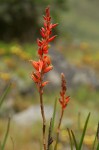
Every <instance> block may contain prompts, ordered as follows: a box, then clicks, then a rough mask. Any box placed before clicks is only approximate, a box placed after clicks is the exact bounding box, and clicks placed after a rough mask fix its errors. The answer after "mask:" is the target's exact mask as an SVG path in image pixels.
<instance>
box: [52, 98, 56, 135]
mask: <svg viewBox="0 0 99 150" xmlns="http://www.w3.org/2000/svg"><path fill="white" fill-rule="evenodd" d="M56 108H57V98H56V99H55V103H54V111H53V116H52V123H51V124H52V125H51V127H52V129H51V130H52V132H53V129H54V123H55V116H56Z"/></svg>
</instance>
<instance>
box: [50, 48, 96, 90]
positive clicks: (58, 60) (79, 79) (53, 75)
mask: <svg viewBox="0 0 99 150" xmlns="http://www.w3.org/2000/svg"><path fill="white" fill-rule="evenodd" d="M49 52H50V55H51V58H52V64H53V66H54V69H53V70H52V71H50V73H49V74H48V75H47V78H48V80H49V81H50V82H51V86H54V87H56V88H57V87H58V86H59V87H60V80H61V79H60V74H61V73H64V74H65V76H66V81H67V86H68V87H69V88H71V87H78V86H79V85H82V84H85V85H90V86H92V87H94V88H96V89H97V90H98V89H99V78H98V77H97V76H96V74H95V71H94V70H93V69H92V68H90V67H87V66H83V67H81V68H79V67H78V66H75V65H73V64H70V62H68V61H67V60H66V58H65V57H64V56H63V55H62V54H61V53H60V52H58V51H55V50H54V48H53V49H50V51H49Z"/></svg>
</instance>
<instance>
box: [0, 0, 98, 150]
mask: <svg viewBox="0 0 99 150" xmlns="http://www.w3.org/2000/svg"><path fill="white" fill-rule="evenodd" d="M47 6H50V10H51V16H52V22H53V23H56V22H57V23H59V25H58V27H57V28H56V29H55V30H54V34H57V35H58V37H57V38H56V40H55V41H54V43H53V44H52V46H53V47H54V49H55V50H56V53H58V55H62V56H64V59H65V60H66V62H67V61H68V62H69V63H70V64H71V65H74V66H75V67H76V68H80V69H81V70H83V69H82V68H83V67H85V68H86V67H88V68H90V69H91V70H92V71H93V72H94V74H95V77H97V78H96V79H95V81H96V82H97V88H94V87H93V85H92V86H91V85H86V84H82V85H77V88H76V89H75V88H74V87H73V86H72V87H71V88H70V89H68V91H67V92H68V95H70V96H71V101H70V104H69V105H68V107H67V110H66V114H65V117H64V118H65V119H66V118H67V120H66V121H67V122H68V119H69V121H70V127H72V128H74V129H75V130H76V128H77V122H78V120H77V118H78V117H77V116H78V113H79V112H80V113H81V116H82V118H81V122H83V120H84V119H85V116H86V114H87V113H88V112H91V113H92V114H91V116H92V117H91V121H90V125H89V131H88V135H87V136H86V139H85V145H86V146H87V148H89V149H90V146H91V143H92V141H93V135H94V133H95V131H96V127H97V122H98V120H99V115H98V114H99V110H98V106H99V42H98V41H99V13H98V12H99V1H98V0H94V1H93V0H80V1H79V0H20V1H19V0H0V85H1V86H0V95H2V93H3V92H4V90H5V88H6V86H7V85H8V84H9V82H11V83H12V88H11V91H10V92H9V94H8V96H7V97H6V99H5V102H4V105H3V106H2V109H1V111H0V116H1V119H0V122H1V123H0V137H3V132H4V130H5V126H6V125H5V124H6V119H5V118H7V116H8V115H9V114H11V115H16V114H17V113H21V112H22V111H25V110H26V109H28V108H29V107H31V106H32V105H33V106H37V105H39V96H38V93H37V90H36V87H35V85H34V84H33V83H32V80H31V79H30V74H31V72H32V70H33V68H32V66H31V64H30V63H29V60H30V59H34V60H36V59H38V56H37V45H36V39H37V37H40V34H39V31H40V27H41V26H42V25H43V19H42V18H43V17H42V16H43V14H44V13H45V12H44V11H45V8H46V7H47ZM57 61H58V60H57ZM67 82H68V81H67ZM59 91H60V89H57V88H56V90H55V91H53V92H50V89H48V88H47V90H45V95H44V102H45V104H46V105H51V106H53V102H54V100H55V98H56V97H57V98H59ZM58 105H59V104H58ZM71 110H72V112H71ZM58 111H60V106H58ZM65 119H64V120H65ZM40 124H41V122H40V121H38V122H37V123H36V122H35V124H34V127H29V128H28V127H25V128H24V130H23V132H22V131H21V132H20V133H19V134H18V132H19V130H20V127H19V126H17V124H15V123H13V124H12V127H11V131H10V134H11V135H12V137H13V139H14V141H15V143H16V144H15V148H16V149H20V150H23V149H24V150H25V149H26V150H27V149H28V150H30V149H32V147H35V149H39V145H38V143H39V141H40V140H41V139H40V138H38V137H39V132H41V131H40V130H41V128H39V125H40ZM67 124H69V123H67ZM82 125H83V123H81V128H82ZM63 127H64V129H65V128H66V125H65V126H63ZM34 129H35V131H34ZM27 131H28V134H27ZM65 134H66V135H65ZM64 139H67V141H68V138H67V133H64V132H63V135H61V141H62V142H63V144H62V145H61V144H60V145H59V149H62V148H63V145H64ZM89 139H90V140H89ZM67 143H68V142H67ZM11 144H12V143H11V140H10V138H9V140H8V143H7V147H6V149H7V150H10V149H11V146H12V145H11Z"/></svg>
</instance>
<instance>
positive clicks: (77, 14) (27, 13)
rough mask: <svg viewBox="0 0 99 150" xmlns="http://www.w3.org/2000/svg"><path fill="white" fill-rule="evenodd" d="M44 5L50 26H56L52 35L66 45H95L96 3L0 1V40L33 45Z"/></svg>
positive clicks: (97, 32) (83, 0)
mask: <svg viewBox="0 0 99 150" xmlns="http://www.w3.org/2000/svg"><path fill="white" fill-rule="evenodd" d="M48 5H50V6H51V14H52V18H53V20H54V22H59V27H58V28H57V30H56V31H55V32H56V33H57V32H58V35H59V33H60V35H59V37H65V38H66V40H68V41H72V40H73V39H75V40H76V41H80V40H83V41H90V42H95V43H97V42H98V40H99V28H98V27H99V13H98V6H99V1H98V0H94V1H93V0H81V1H79V0H53V1H52V0H48V1H45V0H21V1H17V0H9V1H8V0H0V39H1V40H6V41H9V40H17V39H19V40H21V41H27V42H29V41H32V42H33V41H34V40H35V39H36V38H37V36H38V33H39V28H40V26H41V25H42V21H41V15H42V14H43V12H44V9H45V7H46V6H48ZM33 38H34V40H33Z"/></svg>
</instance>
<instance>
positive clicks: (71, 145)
mask: <svg viewBox="0 0 99 150" xmlns="http://www.w3.org/2000/svg"><path fill="white" fill-rule="evenodd" d="M67 131H68V135H69V140H70V147H71V150H73V143H72V137H71V133H70V130H69V129H68V128H67Z"/></svg>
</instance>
